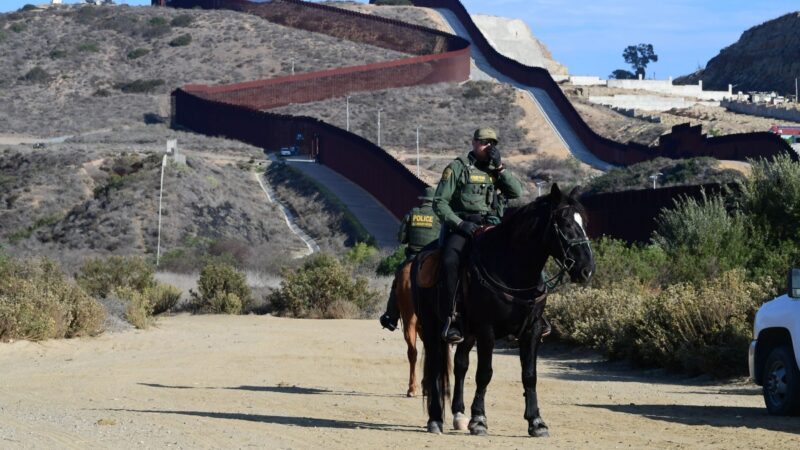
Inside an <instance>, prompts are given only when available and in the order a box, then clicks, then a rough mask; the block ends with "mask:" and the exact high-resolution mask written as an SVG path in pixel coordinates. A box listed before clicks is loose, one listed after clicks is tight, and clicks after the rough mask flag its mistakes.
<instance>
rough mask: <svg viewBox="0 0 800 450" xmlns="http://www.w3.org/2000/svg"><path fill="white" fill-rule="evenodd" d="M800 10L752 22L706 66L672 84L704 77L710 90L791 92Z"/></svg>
mask: <svg viewBox="0 0 800 450" xmlns="http://www.w3.org/2000/svg"><path fill="white" fill-rule="evenodd" d="M798 30H800V12H792V13H789V14H786V15H783V16H781V17H778V18H776V19H773V20H770V21H767V22H764V23H762V24H761V25H757V26H754V27H752V28H750V29H749V30H747V31H745V32H744V33H742V36H741V37H740V38H739V40H738V41H736V42H735V43H733V44H732V45H730V46H728V47H725V48H723V49H722V50H720V52H719V54H718V55H717V56H715V57H713V58H711V59H710V60H709V61H708V63H707V64H706V66H705V68H703V69H701V70H698V71H697V72H695V73H693V74H690V75H686V76H684V77H680V78H677V79H676V80H675V84H696V83H697V81H698V80H703V87H704V88H705V89H709V90H726V89H728V84H733V85H735V86H736V88H735V89H736V90H737V91H743V92H747V91H777V92H779V93H781V94H789V93H791V94H794V90H795V89H794V87H795V85H794V80H795V77H797V76H798V74H799V73H800V62H798V58H797V55H798V54H800V32H798Z"/></svg>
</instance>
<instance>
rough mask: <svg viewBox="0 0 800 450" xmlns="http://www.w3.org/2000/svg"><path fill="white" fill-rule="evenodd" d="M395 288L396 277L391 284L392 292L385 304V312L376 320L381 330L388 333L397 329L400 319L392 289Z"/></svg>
mask: <svg viewBox="0 0 800 450" xmlns="http://www.w3.org/2000/svg"><path fill="white" fill-rule="evenodd" d="M396 286H397V277H395V279H394V281H393V282H392V290H391V291H390V292H389V301H388V302H386V312H385V313H383V315H382V316H381V317H380V319H378V320H379V321H380V323H381V326H382V327H383V328H386V329H387V330H389V331H394V330H396V329H397V321H398V320H399V319H400V310H399V308H398V307H397V299H396V298H395V293H394V289H395V287H396Z"/></svg>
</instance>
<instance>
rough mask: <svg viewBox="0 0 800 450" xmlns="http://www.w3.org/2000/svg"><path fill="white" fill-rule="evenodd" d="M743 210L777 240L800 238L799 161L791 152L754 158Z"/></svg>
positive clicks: (746, 187) (755, 223)
mask: <svg viewBox="0 0 800 450" xmlns="http://www.w3.org/2000/svg"><path fill="white" fill-rule="evenodd" d="M742 210H743V211H744V213H745V214H746V215H747V216H749V217H750V220H751V221H752V222H753V224H754V226H755V227H756V228H758V229H759V231H761V232H763V233H766V234H767V236H768V237H769V238H770V239H775V240H778V241H785V240H794V241H795V242H798V239H800V227H798V226H797V224H798V223H800V163H798V162H795V161H792V159H791V158H790V157H789V156H788V155H781V156H778V157H776V158H775V159H774V160H773V161H772V162H769V161H766V160H759V161H754V162H753V164H752V171H751V174H750V177H749V178H748V181H747V183H746V186H745V190H744V193H743V195H742Z"/></svg>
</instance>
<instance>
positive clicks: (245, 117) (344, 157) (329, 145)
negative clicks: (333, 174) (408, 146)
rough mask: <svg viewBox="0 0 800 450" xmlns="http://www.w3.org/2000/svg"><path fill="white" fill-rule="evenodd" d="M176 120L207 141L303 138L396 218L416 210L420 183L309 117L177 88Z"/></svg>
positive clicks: (369, 147) (364, 144)
mask: <svg viewBox="0 0 800 450" xmlns="http://www.w3.org/2000/svg"><path fill="white" fill-rule="evenodd" d="M173 96H174V97H173V102H174V104H175V121H176V122H177V123H178V124H180V125H182V126H184V127H187V128H189V129H192V130H198V131H201V132H202V133H204V134H208V135H210V136H224V137H228V138H231V139H237V140H240V141H242V142H247V143H249V144H252V145H255V146H259V147H262V148H272V147H273V146H274V145H275V142H293V141H294V139H295V136H296V135H297V134H298V133H302V134H303V136H304V140H305V141H307V142H308V143H309V144H308V145H309V148H311V149H314V150H315V151H317V152H318V155H317V159H318V161H319V162H321V163H323V164H325V165H326V166H328V167H330V168H332V169H333V170H335V171H337V172H338V173H340V174H342V175H344V176H345V177H347V178H348V179H349V180H351V181H352V182H354V183H356V184H357V185H359V186H361V187H362V188H364V189H365V190H366V191H367V192H369V193H370V194H372V196H374V197H375V198H376V199H377V200H378V201H380V202H381V203H382V204H383V205H384V206H385V207H386V208H387V209H388V210H389V211H391V212H392V214H394V215H395V217H398V218H400V217H403V215H404V214H406V213H407V212H408V211H409V210H410V209H411V208H413V207H414V206H417V204H418V203H419V200H418V199H417V197H419V196H420V195H422V194H423V192H424V190H425V187H426V185H425V183H423V182H422V181H421V180H419V179H418V178H417V177H416V176H414V174H412V173H411V172H409V171H408V169H406V168H405V166H403V165H402V164H400V162H398V161H397V160H396V159H394V158H393V157H392V156H391V155H389V154H388V153H386V152H385V151H383V149H381V148H380V147H378V146H377V145H375V144H373V143H372V142H370V141H368V140H366V139H364V138H362V137H360V136H357V135H355V134H352V133H349V132H347V131H345V130H342V129H341V128H337V127H334V126H333V125H329V124H327V123H325V122H322V121H320V120H317V119H314V118H311V117H300V116H286V115H278V114H272V113H268V112H264V111H256V110H253V109H251V108H247V107H244V106H239V105H232V104H230V103H223V102H220V101H215V100H209V99H205V98H202V97H199V96H197V95H195V94H194V93H191V92H187V91H184V90H183V89H178V90H176V91H175V92H174V93H173Z"/></svg>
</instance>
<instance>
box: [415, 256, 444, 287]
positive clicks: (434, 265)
mask: <svg viewBox="0 0 800 450" xmlns="http://www.w3.org/2000/svg"><path fill="white" fill-rule="evenodd" d="M417 259H418V260H419V271H418V272H417V286H419V287H423V288H432V287H434V286H436V282H437V281H438V280H439V250H429V251H427V252H422V253H420V254H419V255H417Z"/></svg>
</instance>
